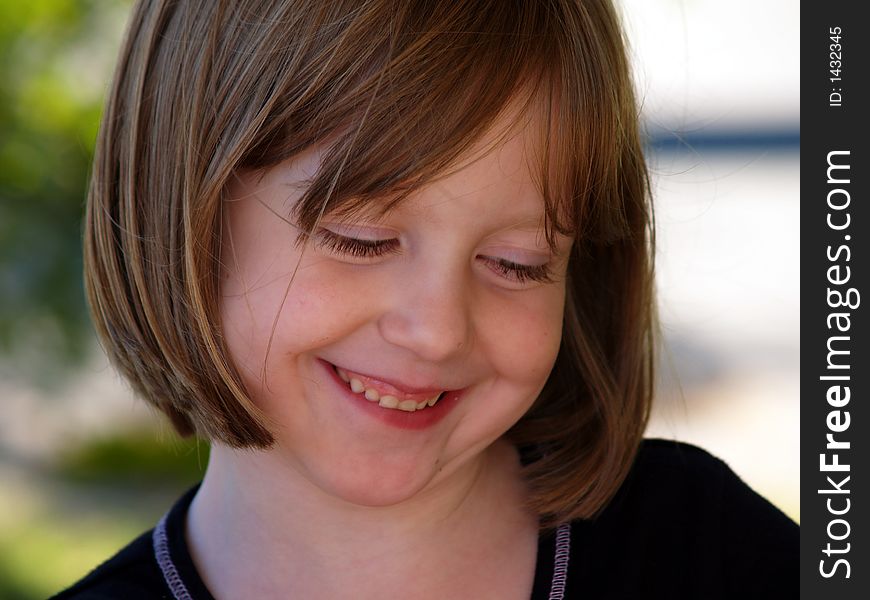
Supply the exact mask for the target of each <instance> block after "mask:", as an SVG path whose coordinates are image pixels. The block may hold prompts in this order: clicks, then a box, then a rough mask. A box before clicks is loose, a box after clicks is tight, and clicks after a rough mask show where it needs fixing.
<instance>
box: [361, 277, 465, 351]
mask: <svg viewBox="0 0 870 600" xmlns="http://www.w3.org/2000/svg"><path fill="white" fill-rule="evenodd" d="M426 271H427V272H428V273H427V274H422V270H421V269H419V268H418V269H416V270H415V271H414V272H411V273H408V274H407V276H406V277H405V278H404V280H403V281H400V282H397V286H396V287H395V288H394V289H393V291H392V292H391V293H390V302H389V303H388V307H387V309H386V310H385V311H384V313H383V314H382V315H381V317H380V319H379V321H378V328H379V330H380V333H381V335H382V336H383V338H384V339H385V340H386V341H387V342H389V343H391V344H394V345H396V346H400V347H403V348H406V349H407V350H410V351H411V352H413V353H414V354H415V355H417V357H418V358H420V359H421V360H423V361H426V362H433V363H436V362H443V361H445V360H447V359H449V358H451V357H454V356H455V355H456V354H458V353H461V352H463V351H465V350H466V349H467V348H468V347H469V345H470V343H471V338H472V330H473V327H472V319H471V314H472V312H473V310H472V308H473V306H472V303H473V298H472V297H471V295H472V294H471V288H470V287H469V286H468V285H467V282H466V281H465V280H464V277H463V274H462V273H461V272H459V271H458V270H453V271H452V272H451V271H448V270H447V269H444V268H441V269H439V271H437V272H436V271H434V270H433V269H431V268H430V269H427V270H426Z"/></svg>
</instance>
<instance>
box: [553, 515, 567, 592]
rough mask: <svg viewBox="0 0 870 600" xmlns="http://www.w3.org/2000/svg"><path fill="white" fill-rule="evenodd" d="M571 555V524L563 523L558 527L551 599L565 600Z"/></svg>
mask: <svg viewBox="0 0 870 600" xmlns="http://www.w3.org/2000/svg"><path fill="white" fill-rule="evenodd" d="M570 557H571V524H570V523H562V524H561V525H559V527H558V529H556V557H555V558H554V559H553V583H552V584H550V600H563V598H564V597H565V584H566V583H567V580H568V559H569V558H570Z"/></svg>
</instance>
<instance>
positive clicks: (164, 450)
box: [0, 426, 209, 600]
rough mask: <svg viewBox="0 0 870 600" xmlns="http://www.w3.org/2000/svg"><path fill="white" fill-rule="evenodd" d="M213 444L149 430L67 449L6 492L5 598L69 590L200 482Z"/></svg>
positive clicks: (0, 572)
mask: <svg viewBox="0 0 870 600" xmlns="http://www.w3.org/2000/svg"><path fill="white" fill-rule="evenodd" d="M208 453H209V446H208V444H207V443H206V442H203V441H201V440H196V439H184V440H181V439H179V438H177V437H176V436H174V435H172V434H170V433H169V432H167V431H164V430H158V429H157V428H154V427H150V426H149V427H143V428H142V429H134V430H127V431H117V432H113V433H112V434H111V435H106V436H102V437H98V438H95V439H85V440H83V441H81V442H79V443H78V444H74V445H71V446H68V447H65V449H64V451H63V452H62V453H61V454H59V455H57V456H56V457H55V458H54V460H53V461H52V462H51V464H50V465H49V466H48V468H47V469H40V470H39V472H37V473H32V474H31V477H32V478H31V479H29V480H28V481H29V483H27V484H25V485H22V481H21V480H19V481H14V480H13V481H10V482H9V483H10V484H12V485H10V486H7V487H4V488H0V598H2V599H3V600H39V599H42V598H46V597H48V596H50V595H52V594H54V593H56V592H57V591H59V590H61V589H63V588H66V587H68V586H69V585H71V584H73V583H74V582H76V581H77V580H79V579H81V578H82V577H83V576H84V575H85V574H87V573H88V572H89V571H90V570H91V569H93V568H94V567H96V566H97V565H98V564H100V563H101V562H103V561H104V560H106V559H107V558H109V557H110V556H112V555H113V554H115V553H116V552H117V551H118V550H119V549H120V548H122V547H123V546H125V545H126V544H128V543H129V542H131V541H132V540H133V539H134V538H135V537H137V536H138V535H139V534H141V533H142V532H143V531H146V530H148V529H150V528H151V527H153V526H154V523H156V522H157V520H158V519H159V518H160V515H162V514H163V513H164V512H165V511H166V510H167V509H168V508H169V507H170V506H171V505H172V503H173V502H174V501H175V500H176V499H177V498H178V497H179V496H180V495H181V494H182V493H183V492H184V491H185V490H187V489H189V488H190V487H191V486H192V485H194V484H195V483H197V482H198V481H200V480H201V479H202V477H203V475H204V473H205V466H206V464H207V463H208Z"/></svg>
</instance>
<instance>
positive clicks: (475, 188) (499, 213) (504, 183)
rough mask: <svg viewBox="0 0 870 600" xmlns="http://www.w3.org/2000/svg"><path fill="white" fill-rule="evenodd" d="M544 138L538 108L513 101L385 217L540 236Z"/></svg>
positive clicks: (309, 165) (311, 164)
mask: <svg viewBox="0 0 870 600" xmlns="http://www.w3.org/2000/svg"><path fill="white" fill-rule="evenodd" d="M545 137H546V134H545V126H544V120H543V119H542V117H541V111H540V109H539V106H538V105H537V104H536V103H534V102H525V101H523V99H522V98H521V97H515V98H514V99H512V100H511V102H509V103H508V105H507V106H506V107H505V108H504V110H503V111H501V112H500V113H499V115H498V116H497V117H496V119H495V120H494V121H493V122H492V123H491V125H490V127H489V128H488V129H487V130H486V131H485V132H484V133H483V134H482V135H481V136H479V138H478V139H477V140H475V142H474V143H473V144H472V145H471V146H470V147H469V148H468V149H467V150H466V151H465V152H463V153H462V154H461V155H459V156H458V157H457V158H456V159H455V160H454V161H453V162H451V163H450V165H448V166H447V167H446V168H444V169H443V170H442V171H441V172H440V173H438V174H436V175H435V176H434V177H431V178H430V179H428V180H427V182H426V183H425V184H423V185H422V186H421V187H420V188H419V189H415V190H414V192H413V193H411V194H410V195H409V196H408V197H407V198H404V199H402V200H401V201H399V202H397V203H395V204H394V205H391V206H390V210H389V211H387V214H388V215H389V214H391V213H399V214H406V215H412V216H427V217H428V218H430V219H438V218H443V219H445V220H447V219H449V217H450V216H451V215H455V216H456V217H457V218H462V219H469V218H470V219H474V220H479V221H493V220H495V221H497V222H498V223H499V224H503V225H510V226H512V227H515V228H523V229H527V230H530V231H539V230H540V229H541V228H542V227H543V224H544V214H545V204H544V198H543V195H542V192H541V185H540V183H541V173H540V162H541V160H540V158H541V153H542V146H543V144H544V143H545ZM321 155H322V150H319V151H318V150H315V151H314V152H313V153H312V154H310V155H309V156H308V158H307V161H306V163H305V165H304V166H303V167H302V169H303V170H305V171H307V173H308V175H309V176H313V175H314V173H315V172H316V170H317V168H318V164H319V163H318V160H319V156H321ZM392 197H393V195H391V194H386V195H385V196H384V200H385V201H386V202H387V203H389V201H390V200H391V199H392ZM381 204H382V203H381V202H373V203H372V206H371V209H372V210H363V211H361V212H362V214H364V215H365V216H366V217H367V218H374V215H373V213H376V212H377V209H378V208H379V207H380V205H381ZM451 209H452V210H451ZM370 213H372V214H370ZM444 224H445V225H446V224H448V223H444Z"/></svg>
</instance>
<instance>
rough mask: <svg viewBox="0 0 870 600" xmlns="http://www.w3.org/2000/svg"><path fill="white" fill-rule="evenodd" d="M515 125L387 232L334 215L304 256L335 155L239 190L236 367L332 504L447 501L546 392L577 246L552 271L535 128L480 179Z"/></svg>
mask: <svg viewBox="0 0 870 600" xmlns="http://www.w3.org/2000/svg"><path fill="white" fill-rule="evenodd" d="M505 124H506V121H504V120H499V121H498V122H497V123H496V124H495V126H494V127H493V129H492V130H491V131H490V133H489V134H488V135H487V136H485V138H484V139H482V140H481V141H480V143H479V144H478V145H477V146H476V147H475V148H474V149H473V150H472V151H471V153H470V154H467V155H465V156H463V157H462V159H461V161H460V163H459V164H465V165H466V166H465V167H464V168H462V169H461V170H459V171H456V172H455V173H453V174H451V175H449V176H446V177H444V178H441V179H439V180H437V181H434V182H432V183H430V184H428V185H427V186H425V187H423V188H422V189H420V190H419V191H418V192H416V193H415V194H413V195H412V196H411V197H410V198H408V199H407V200H406V201H404V202H403V203H401V204H399V206H398V207H397V208H396V209H395V210H394V211H392V212H391V213H389V214H388V215H387V216H386V217H385V218H383V219H381V220H379V221H377V222H375V221H374V219H366V218H362V219H360V220H357V221H355V222H352V223H347V222H339V221H338V220H337V219H336V218H334V217H333V216H330V215H325V216H324V219H323V220H322V222H321V224H320V227H321V229H320V231H319V232H317V233H316V234H315V236H314V237H313V238H312V239H311V241H309V242H308V244H307V247H306V248H305V249H304V252H303V249H302V246H301V245H300V246H298V247H295V246H294V241H295V239H296V236H297V230H296V229H295V228H294V227H293V225H291V224H290V223H289V222H288V217H289V215H290V214H291V208H292V206H293V203H294V202H296V201H297V199H298V198H299V196H300V195H301V189H300V185H299V184H300V183H301V182H302V181H304V180H306V179H308V178H310V177H311V176H312V175H313V174H314V173H315V172H316V171H317V169H318V167H319V164H320V160H319V156H320V152H322V150H323V149H322V148H314V149H311V150H310V151H308V152H306V153H304V154H302V155H300V156H298V157H296V158H294V159H292V160H290V161H288V162H286V163H284V164H281V165H278V166H276V167H274V168H271V169H269V170H268V171H266V173H265V174H264V175H263V174H252V173H240V174H239V176H238V178H237V179H236V181H235V182H234V183H233V184H232V185H231V187H230V189H229V198H230V201H229V202H228V203H227V205H226V228H225V231H224V246H223V247H224V250H223V255H222V257H221V258H222V261H223V264H224V267H225V270H224V274H223V283H222V307H221V310H222V319H223V327H224V332H225V336H226V341H227V344H228V347H229V350H230V354H231V357H232V359H233V361H234V363H235V364H236V366H237V367H238V369H239V372H240V374H241V376H242V378H243V380H244V382H245V384H246V386H247V388H248V391H249V393H250V394H251V396H252V398H253V399H254V401H255V402H256V403H257V404H258V406H260V407H261V408H262V409H263V410H264V411H265V412H266V414H267V415H269V416H270V417H271V418H272V419H273V420H274V421H275V422H276V423H277V424H278V427H279V429H278V430H277V431H275V432H274V433H275V435H276V439H277V445H276V447H275V449H274V450H273V451H272V452H274V453H276V456H278V457H279V459H280V461H281V462H282V463H285V464H286V465H288V466H290V467H291V468H292V469H293V470H295V471H296V472H298V473H299V474H300V475H301V476H303V477H304V478H305V479H306V480H307V481H309V482H310V483H312V484H314V485H315V486H317V487H318V488H319V489H321V490H322V491H324V492H326V493H327V494H329V495H331V496H334V497H338V498H341V499H344V500H347V501H350V502H354V503H357V504H363V505H369V506H384V505H390V504H395V503H398V502H401V501H402V500H405V499H409V498H411V497H413V496H414V495H416V494H418V493H420V492H421V491H423V490H425V489H427V488H432V487H434V486H438V485H439V483H440V482H442V481H446V480H449V478H450V475H451V474H453V473H456V472H457V471H458V470H459V469H460V467H462V468H464V467H467V466H472V465H473V464H474V462H475V461H478V460H481V459H482V456H483V451H484V450H485V449H486V448H487V447H488V446H490V445H491V444H492V443H493V442H494V441H496V440H497V439H498V438H499V437H500V436H501V435H502V434H503V433H505V431H507V430H508V429H509V428H510V427H511V426H512V425H513V424H514V423H516V421H517V420H518V419H519V418H520V417H521V416H522V415H523V414H524V413H525V412H526V411H527V410H528V409H529V407H530V406H531V405H532V403H533V402H534V400H535V399H536V397H537V396H538V393H539V392H540V391H541V389H542V387H543V386H544V383H545V381H546V380H547V377H548V375H549V373H550V371H551V369H552V367H553V364H554V362H555V359H556V354H557V351H558V349H559V344H560V340H561V327H562V313H563V308H564V303H565V284H564V277H565V272H566V268H567V260H568V259H567V257H568V254H569V251H570V247H571V239H570V238H568V237H561V238H560V239H559V251H558V253H556V254H553V253H551V252H550V250H549V248H548V247H547V244H546V241H545V238H544V234H543V229H542V223H543V211H544V202H543V199H542V197H541V195H540V193H539V192H538V190H537V189H536V186H535V185H534V182H533V174H532V173H533V172H532V170H531V169H532V168H533V166H532V165H533V164H534V163H533V159H534V157H535V156H536V154H535V151H536V148H535V146H534V141H533V140H535V139H537V136H536V134H537V130H536V129H535V128H534V121H533V122H532V124H530V125H529V126H528V127H526V128H525V129H521V130H518V131H517V132H515V133H514V134H513V135H512V137H510V138H509V139H508V140H507V141H506V142H505V143H503V144H502V145H501V146H499V147H498V148H496V149H495V150H493V151H491V152H489V153H487V154H485V155H483V157H482V158H479V159H478V160H475V161H473V162H470V164H468V159H469V158H470V157H471V156H480V155H479V154H475V152H478V151H479V150H480V149H481V148H483V147H487V146H488V145H489V144H491V143H492V141H493V140H494V139H495V138H494V137H493V136H495V135H496V134H497V132H499V131H501V129H500V128H501V127H502V126H504V125H505ZM372 214H374V212H373V213H372ZM297 265H298V269H297ZM294 271H295V277H294V278H293V281H292V285H291V284H290V279H291V276H293V274H294ZM547 272H549V274H550V277H551V278H552V281H545V280H542V279H541V275H542V274H543V273H547ZM345 380H347V381H345ZM442 392H444V393H442ZM439 394H440V398H439V399H438V400H437V401H436V402H435V404H434V405H430V404H431V402H432V401H433V399H434V398H436V397H439Z"/></svg>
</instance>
